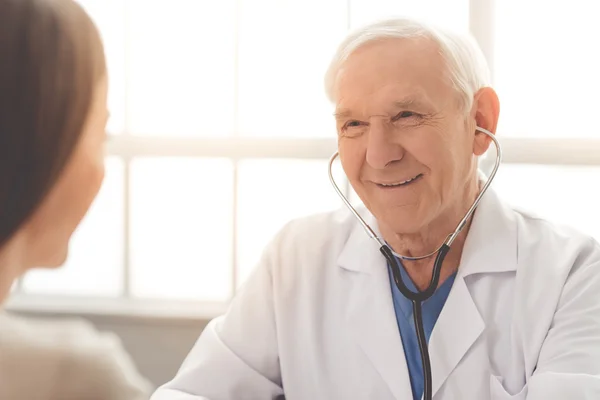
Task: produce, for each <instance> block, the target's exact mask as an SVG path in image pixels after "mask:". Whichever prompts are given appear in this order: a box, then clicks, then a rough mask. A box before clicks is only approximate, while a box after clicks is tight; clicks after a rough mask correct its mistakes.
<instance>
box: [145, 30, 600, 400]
mask: <svg viewBox="0 0 600 400" xmlns="http://www.w3.org/2000/svg"><path fill="white" fill-rule="evenodd" d="M326 82H327V91H328V94H329V96H330V98H331V100H332V101H333V102H334V103H335V106H336V112H335V118H336V121H337V130H338V138H339V140H338V148H339V153H340V158H341V162H342V166H343V169H344V171H345V173H346V175H347V176H348V179H349V180H350V183H351V184H352V187H353V188H354V190H355V191H356V193H357V194H358V196H359V197H360V198H361V199H362V201H363V203H364V205H365V207H366V209H365V210H362V211H361V213H363V215H365V218H366V219H367V221H368V222H369V223H370V224H371V226H373V227H374V229H375V231H376V233H377V234H378V235H379V236H380V237H381V238H382V240H384V241H385V242H386V243H387V244H388V245H389V246H390V247H391V248H392V249H393V250H394V252H396V253H397V254H404V255H407V256H419V255H424V254H428V253H431V252H432V251H434V250H435V249H437V248H438V247H439V246H440V244H441V243H443V242H444V240H445V239H446V237H447V235H448V234H449V233H451V232H452V231H453V230H454V229H455V227H456V225H457V224H458V222H459V221H460V220H461V219H462V218H463V216H464V215H465V213H466V211H467V210H468V209H469V207H470V206H471V205H472V204H473V202H474V200H475V198H476V196H477V195H478V193H479V191H480V190H481V180H480V176H479V175H478V171H477V160H478V156H480V155H482V154H484V153H485V152H486V151H487V149H488V147H489V145H490V143H491V142H490V138H489V137H488V136H486V135H484V134H482V133H480V132H479V130H478V128H483V129H486V130H487V131H490V132H494V131H495V129H496V124H497V121H498V115H499V102H498V98H497V96H496V93H495V92H494V90H492V89H491V88H490V87H489V73H488V70H487V67H486V64H485V61H484V59H483V57H482V55H481V52H480V51H479V50H478V48H477V46H476V45H475V44H474V43H473V41H471V40H469V39H467V38H464V37H461V36H458V35H455V34H452V33H450V32H445V31H442V30H439V29H434V28H431V27H428V26H425V25H423V24H420V23H418V22H416V21H412V20H408V19H398V20H390V21H384V22H381V23H377V24H373V25H370V26H367V27H365V28H363V29H361V30H359V31H357V32H355V33H353V34H352V35H351V36H350V37H348V39H347V40H345V41H344V42H343V43H342V45H341V46H340V48H339V50H338V53H337V54H336V56H335V57H334V59H333V61H332V64H331V67H330V69H329V71H328V73H327V79H326ZM433 263H434V257H429V258H426V259H423V260H419V261H402V262H401V271H400V273H401V275H402V276H403V277H404V280H405V282H407V285H408V286H409V287H412V288H413V289H421V290H422V289H423V288H425V287H427V285H428V283H429V281H430V277H431V274H432V268H433ZM391 276H392V274H391V273H390V268H389V265H388V264H387V262H386V259H385V258H384V257H383V255H382V254H381V253H380V252H379V251H378V247H377V245H376V244H375V243H374V242H372V241H371V240H370V238H369V237H368V236H367V235H366V234H365V232H364V230H363V228H362V226H361V225H360V224H359V223H358V222H357V220H356V219H355V218H354V216H353V215H352V214H350V213H348V212H336V213H331V214H323V215H317V216H312V217H309V218H305V219H300V220H295V221H293V222H291V223H289V224H288V225H287V226H286V227H285V228H283V230H282V231H281V232H280V233H279V234H278V235H277V236H276V237H275V239H274V240H273V241H272V242H271V244H270V245H269V246H268V247H267V249H266V250H265V252H264V254H263V257H262V259H261V261H260V263H259V265H258V266H257V268H256V270H255V271H254V274H253V275H252V277H251V278H250V279H249V281H248V282H247V283H246V285H245V286H244V288H243V289H242V290H241V291H240V292H239V293H238V295H237V296H236V298H235V299H234V301H233V303H232V304H231V307H230V309H229V311H228V312H227V314H226V315H225V316H223V317H220V318H217V319H215V320H214V321H212V322H211V323H210V324H209V325H208V326H207V327H206V329H205V331H204V332H203V333H202V335H201V337H200V339H199V340H198V342H197V344H196V346H195V348H194V349H193V350H192V352H191V354H190V355H189V357H188V358H187V360H186V361H185V362H184V364H183V366H182V367H181V370H180V371H179V373H178V375H177V376H176V377H175V378H174V379H173V381H171V382H169V383H167V384H166V385H164V386H163V387H162V388H160V389H159V390H158V391H157V393H156V394H155V396H154V397H153V399H154V400H169V399H172V400H175V399H179V400H183V399H219V400H222V399H276V398H284V397H285V398H287V399H288V400H294V399H298V400H300V399H302V400H306V399H311V400H313V399H397V400H404V399H420V398H421V396H422V393H423V368H422V365H421V359H420V355H419V347H418V341H417V336H416V334H415V325H414V323H413V322H412V321H413V319H412V317H413V316H412V312H413V311H412V308H411V304H410V302H409V301H408V300H407V299H406V298H404V297H403V296H402V294H401V293H400V292H399V290H398V289H397V287H396V285H395V283H394V281H393V280H392V279H391ZM423 320H424V330H425V335H426V337H427V340H428V348H429V351H430V354H431V366H432V375H433V379H432V395H433V398H434V399H439V400H451V399H452V400H484V399H493V400H508V399H513V400H522V399H529V400H542V399H543V400H559V399H560V400H566V399H589V400H591V399H599V398H600V247H599V245H598V244H597V243H596V242H595V241H594V240H593V239H591V238H589V237H587V236H584V235H582V234H580V233H578V232H575V231H573V230H570V229H568V228H566V227H559V226H555V225H553V224H551V223H549V222H546V221H544V220H542V219H539V218H536V217H534V216H531V215H529V214H527V213H523V212H517V211H515V210H513V209H512V208H511V207H509V206H508V205H506V204H505V203H504V202H502V201H501V200H500V199H499V198H498V196H497V195H496V194H495V193H494V192H493V191H491V190H490V191H488V192H487V193H485V195H484V197H483V198H482V200H481V202H480V204H479V207H478V208H477V210H476V212H475V214H474V216H473V218H472V219H471V221H469V223H468V224H467V226H466V227H465V229H464V230H463V231H462V232H461V234H460V235H459V236H458V238H457V239H456V241H455V242H454V243H453V245H452V247H451V250H450V251H449V253H448V255H447V257H446V259H445V261H444V262H443V264H442V268H441V275H440V280H439V285H438V286H437V290H436V291H435V293H434V295H433V297H432V298H430V299H429V300H427V301H426V302H425V303H424V305H423Z"/></svg>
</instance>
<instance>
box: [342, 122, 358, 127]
mask: <svg viewBox="0 0 600 400" xmlns="http://www.w3.org/2000/svg"><path fill="white" fill-rule="evenodd" d="M360 125H361V124H360V121H348V122H346V124H345V125H344V128H356V127H358V126H360Z"/></svg>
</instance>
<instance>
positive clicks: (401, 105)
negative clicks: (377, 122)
mask: <svg viewBox="0 0 600 400" xmlns="http://www.w3.org/2000/svg"><path fill="white" fill-rule="evenodd" d="M425 106H426V103H425V102H423V101H421V100H419V99H416V98H414V97H406V98H404V99H402V100H397V101H394V102H393V103H392V107H393V108H394V109H409V108H424V107H425ZM351 115H352V110H350V109H348V108H340V109H337V110H335V112H334V113H333V116H334V117H335V119H338V120H339V119H344V118H348V117H350V116H351Z"/></svg>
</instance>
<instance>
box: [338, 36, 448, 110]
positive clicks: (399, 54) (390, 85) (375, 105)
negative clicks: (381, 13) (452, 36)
mask: <svg viewBox="0 0 600 400" xmlns="http://www.w3.org/2000/svg"><path fill="white" fill-rule="evenodd" d="M334 101H335V103H336V109H338V110H339V109H344V110H352V111H354V112H360V113H367V114H373V113H384V112H385V110H386V109H387V108H389V107H391V106H392V105H394V104H397V103H399V102H401V103H410V102H413V103H418V104H422V105H425V104H429V105H430V106H431V107H443V106H444V105H446V104H448V103H450V102H456V101H457V93H456V91H455V90H454V89H453V87H452V84H451V80H450V78H449V75H448V73H447V67H446V63H445V60H444V59H443V57H442V55H441V53H440V51H439V48H438V46H437V44H436V43H435V42H433V41H432V40H430V39H427V38H414V39H385V40H380V41H376V42H372V43H368V44H365V45H363V46H362V47H361V48H359V49H358V50H356V51H355V52H353V53H352V54H351V55H350V56H349V57H348V58H347V59H346V60H345V61H344V62H343V64H342V65H341V67H340V69H339V71H338V74H337V76H336V79H335V85H334Z"/></svg>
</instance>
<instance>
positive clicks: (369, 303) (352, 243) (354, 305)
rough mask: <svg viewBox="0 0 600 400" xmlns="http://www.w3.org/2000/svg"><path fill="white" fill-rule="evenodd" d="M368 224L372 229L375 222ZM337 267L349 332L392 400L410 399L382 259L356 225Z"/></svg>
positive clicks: (388, 285)
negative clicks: (341, 277) (341, 274)
mask: <svg viewBox="0 0 600 400" xmlns="http://www.w3.org/2000/svg"><path fill="white" fill-rule="evenodd" d="M370 224H371V226H373V227H375V225H374V221H370ZM338 264H339V265H340V266H341V267H342V268H344V269H345V270H346V271H345V273H346V278H347V285H348V287H347V293H348V297H349V301H348V310H347V311H348V315H347V321H348V330H349V332H350V333H351V334H352V335H353V336H354V338H355V340H356V342H357V344H358V345H359V346H360V347H361V349H362V350H363V351H364V353H365V355H366V356H367V357H368V359H369V361H370V362H371V364H372V366H373V367H374V368H375V369H376V370H377V372H378V373H379V374H380V375H381V377H382V378H383V380H384V381H385V382H386V383H387V385H388V386H389V389H390V391H391V393H392V394H393V396H394V398H396V399H398V400H402V399H411V398H412V390H411V386H410V380H409V375H408V368H407V365H406V358H405V355H404V349H403V347H402V341H401V339H400V333H399V331H398V325H397V322H396V314H395V312H394V304H393V301H392V294H391V288H390V281H389V277H388V272H387V265H386V261H385V258H384V257H383V255H381V253H380V252H379V248H378V246H377V244H376V243H375V242H374V241H373V240H370V239H369V238H368V236H367V235H366V233H365V232H364V231H363V230H362V228H361V227H359V226H357V227H356V228H355V229H354V230H353V231H352V233H351V235H350V237H349V239H348V242H347V243H346V245H345V248H344V250H343V251H342V253H341V254H340V257H339V259H338ZM357 379H360V377H357Z"/></svg>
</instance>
